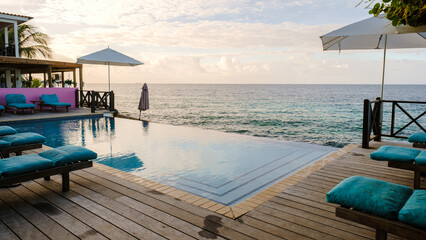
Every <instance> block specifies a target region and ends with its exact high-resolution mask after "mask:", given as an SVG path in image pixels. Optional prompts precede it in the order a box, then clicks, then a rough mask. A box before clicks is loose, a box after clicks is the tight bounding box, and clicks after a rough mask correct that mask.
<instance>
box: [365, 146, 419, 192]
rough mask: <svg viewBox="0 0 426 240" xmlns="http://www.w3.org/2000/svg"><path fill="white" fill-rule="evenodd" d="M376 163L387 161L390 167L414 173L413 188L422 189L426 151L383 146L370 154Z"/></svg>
mask: <svg viewBox="0 0 426 240" xmlns="http://www.w3.org/2000/svg"><path fill="white" fill-rule="evenodd" d="M370 158H371V159H373V160H376V161H387V162H388V166H389V167H392V168H399V169H405V170H410V171H413V172H414V181H413V188H414V189H419V188H420V177H421V175H422V174H426V151H420V150H417V149H413V148H404V147H395V146H386V145H385V146H381V147H380V148H379V149H377V151H375V152H373V153H371V154H370Z"/></svg>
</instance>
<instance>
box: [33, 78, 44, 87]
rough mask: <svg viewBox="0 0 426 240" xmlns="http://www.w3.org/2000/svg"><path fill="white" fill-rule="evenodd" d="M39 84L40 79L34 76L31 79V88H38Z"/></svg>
mask: <svg viewBox="0 0 426 240" xmlns="http://www.w3.org/2000/svg"><path fill="white" fill-rule="evenodd" d="M41 84H42V81H41V80H40V79H38V78H34V79H33V80H32V81H31V88H39V87H40V86H41Z"/></svg>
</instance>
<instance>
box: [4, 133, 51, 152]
mask: <svg viewBox="0 0 426 240" xmlns="http://www.w3.org/2000/svg"><path fill="white" fill-rule="evenodd" d="M44 142H46V138H45V137H44V136H42V135H40V134H38V133H33V132H25V133H16V134H10V135H6V136H3V137H1V138H0V154H1V157H2V158H8V157H10V153H15V154H16V155H17V156H19V155H22V151H26V150H31V149H37V148H42V147H43V143H44Z"/></svg>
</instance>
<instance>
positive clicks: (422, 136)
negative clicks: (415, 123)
mask: <svg viewBox="0 0 426 240" xmlns="http://www.w3.org/2000/svg"><path fill="white" fill-rule="evenodd" d="M407 140H408V141H409V142H411V143H413V142H415V143H426V133H424V132H420V133H414V134H412V135H411V136H409V137H408V139H407Z"/></svg>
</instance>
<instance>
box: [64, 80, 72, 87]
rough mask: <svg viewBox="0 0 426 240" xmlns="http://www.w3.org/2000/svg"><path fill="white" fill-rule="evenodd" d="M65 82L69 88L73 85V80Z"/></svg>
mask: <svg viewBox="0 0 426 240" xmlns="http://www.w3.org/2000/svg"><path fill="white" fill-rule="evenodd" d="M64 82H65V84H68V86H71V85H72V80H70V79H67V80H65V81H64Z"/></svg>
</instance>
